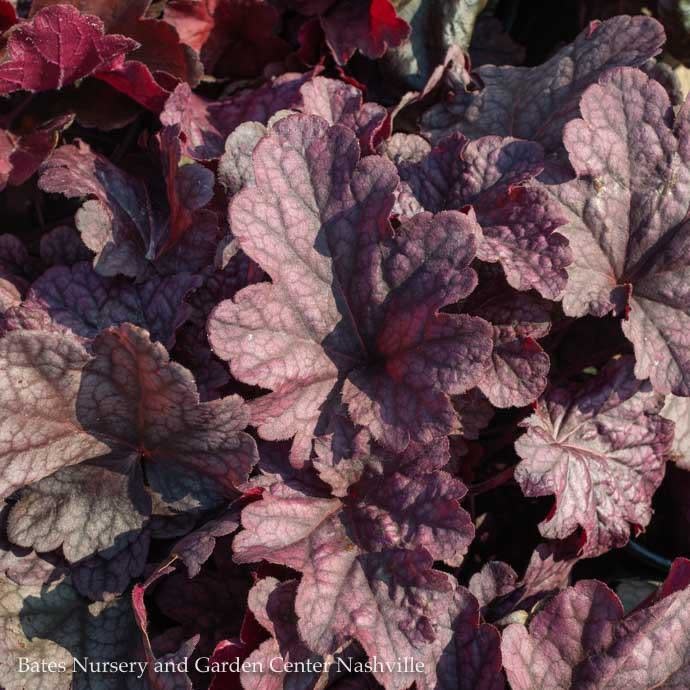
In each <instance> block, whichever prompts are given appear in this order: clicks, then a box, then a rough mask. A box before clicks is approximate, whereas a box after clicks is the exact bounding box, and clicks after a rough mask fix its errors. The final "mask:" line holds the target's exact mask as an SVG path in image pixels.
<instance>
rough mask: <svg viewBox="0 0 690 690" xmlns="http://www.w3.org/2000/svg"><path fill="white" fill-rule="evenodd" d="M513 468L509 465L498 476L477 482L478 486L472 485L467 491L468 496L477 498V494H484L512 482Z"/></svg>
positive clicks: (513, 466)
mask: <svg viewBox="0 0 690 690" xmlns="http://www.w3.org/2000/svg"><path fill="white" fill-rule="evenodd" d="M515 467H516V466H515V465H511V466H510V467H506V468H505V469H504V470H501V471H500V472H499V473H498V474H496V475H494V476H493V477H491V479H487V480H486V481H483V482H479V483H478V484H472V486H470V490H469V493H470V495H471V496H479V494H483V493H486V492H487V491H491V490H492V489H497V488H498V487H499V486H503V485H504V484H507V483H508V482H510V481H512V479H513V474H514V472H515Z"/></svg>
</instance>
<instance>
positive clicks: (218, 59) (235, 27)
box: [164, 0, 289, 79]
mask: <svg viewBox="0 0 690 690" xmlns="http://www.w3.org/2000/svg"><path fill="white" fill-rule="evenodd" d="M164 18H165V20H166V21H167V22H168V23H169V24H172V25H173V26H174V27H175V28H176V29H177V33H178V34H179V36H180V40H181V41H182V42H183V43H186V44H187V45H188V46H190V47H191V48H193V49H194V50H195V51H196V52H197V53H199V56H200V58H201V61H202V62H203V64H204V67H205V69H206V72H207V73H209V74H213V75H215V76H217V77H224V78H233V79H242V78H249V77H255V76H257V75H260V74H261V72H262V70H263V69H264V68H265V67H266V66H267V65H268V64H269V63H272V62H277V61H280V60H282V59H283V58H284V57H285V56H286V55H287V53H288V51H289V45H288V43H287V42H286V41H285V40H283V39H282V38H280V37H279V36H278V35H277V29H278V24H279V19H280V14H279V13H278V11H277V10H276V9H275V8H274V7H273V6H271V5H270V4H269V3H268V2H265V0H201V1H198V0H172V2H169V3H168V4H167V5H166V7H165V14H164Z"/></svg>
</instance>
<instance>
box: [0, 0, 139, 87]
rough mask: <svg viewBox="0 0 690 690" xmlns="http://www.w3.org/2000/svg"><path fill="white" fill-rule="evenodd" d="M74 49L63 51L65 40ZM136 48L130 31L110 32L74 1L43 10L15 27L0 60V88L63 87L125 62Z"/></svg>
mask: <svg viewBox="0 0 690 690" xmlns="http://www.w3.org/2000/svg"><path fill="white" fill-rule="evenodd" d="M63 44H64V45H67V46H69V48H70V49H69V50H62V49H61V46H62V45H63ZM135 48H137V42H136V41H134V40H132V39H131V38H127V37H126V36H121V35H114V36H105V35H104V27H103V22H101V21H100V20H99V19H98V18H96V17H93V16H88V15H83V14H81V13H80V12H79V11H78V10H76V9H75V8H73V7H70V6H69V5H56V6H54V7H49V8H46V9H44V10H43V11H42V12H39V13H38V15H37V16H36V17H34V18H33V20H32V21H31V22H30V23H28V24H24V25H22V26H20V27H18V28H17V29H16V30H15V31H13V32H12V34H11V36H10V38H9V40H8V42H7V45H6V46H5V56H4V59H3V60H2V61H1V62H0V93H2V94H7V93H12V92H13V91H19V90H21V91H45V90H47V89H60V88H62V87H63V86H66V85H67V84H72V83H74V82H75V81H77V80H78V79H82V78H83V77H87V76H89V75H91V74H94V73H95V72H98V71H103V70H108V69H115V68H118V67H120V66H122V65H123V64H124V60H125V55H126V54H127V53H128V52H131V51H132V50H134V49H135Z"/></svg>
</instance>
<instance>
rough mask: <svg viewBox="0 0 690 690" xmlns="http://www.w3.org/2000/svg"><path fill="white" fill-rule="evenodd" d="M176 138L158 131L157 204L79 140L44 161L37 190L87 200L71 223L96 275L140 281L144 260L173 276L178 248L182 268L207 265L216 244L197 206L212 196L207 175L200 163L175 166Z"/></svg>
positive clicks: (137, 182) (212, 227) (212, 225)
mask: <svg viewBox="0 0 690 690" xmlns="http://www.w3.org/2000/svg"><path fill="white" fill-rule="evenodd" d="M178 134H179V131H178V130H177V129H176V128H172V129H170V128H165V129H164V130H163V132H162V134H161V135H160V160H161V163H160V165H161V167H162V173H163V180H164V183H165V188H164V191H163V190H158V189H156V188H155V187H154V189H155V190H156V191H159V192H162V193H161V194H160V197H162V199H161V198H160V197H159V196H157V195H152V194H151V193H150V192H149V189H150V188H151V183H150V182H147V181H146V180H144V179H141V178H137V177H133V176H131V175H129V174H128V173H126V172H125V171H123V170H121V169H120V168H118V167H116V166H115V165H113V164H112V163H111V162H110V161H109V160H108V159H107V158H105V157H104V156H101V155H100V154H97V153H94V152H93V151H92V150H91V149H90V148H89V147H88V146H87V145H86V144H84V143H83V142H77V145H71V144H68V145H65V146H61V147H60V148H59V149H57V151H55V153H54V154H53V155H52V156H51V157H50V158H49V159H48V160H47V161H46V162H45V163H44V164H43V166H42V168H41V176H40V179H39V186H40V187H41V189H43V190H44V191H47V192H52V193H60V194H64V195H65V196H67V197H70V198H74V197H85V196H89V197H92V198H90V199H89V200H88V201H86V202H85V203H84V204H83V206H82V207H81V208H80V209H79V211H77V214H76V225H77V229H78V230H79V232H80V233H81V237H82V240H83V241H84V243H85V244H86V246H87V247H88V248H89V249H91V250H92V251H94V252H96V257H95V258H94V268H95V269H96V270H97V271H98V272H99V273H100V274H102V275H104V276H114V275H118V274H123V275H125V276H131V277H139V278H141V277H143V276H144V275H146V274H147V272H148V271H149V270H150V263H149V262H152V263H156V265H157V268H158V269H159V271H160V272H162V273H171V272H172V273H179V272H181V270H185V269H183V268H182V267H181V266H180V265H179V264H180V257H179V256H178V255H177V254H176V253H175V250H176V249H180V248H181V252H178V253H182V254H183V255H184V261H185V262H186V264H187V266H186V270H190V271H198V270H201V269H203V268H204V267H205V266H207V265H209V264H211V263H212V262H213V256H214V255H215V251H216V247H217V245H218V242H219V241H220V237H219V236H218V227H217V219H216V216H215V214H214V213H212V212H211V211H208V210H206V209H204V208H203V207H204V206H205V205H206V204H208V202H209V201H210V200H211V198H212V196H213V182H214V176H213V173H212V172H211V171H210V170H208V169H206V168H204V167H203V166H201V165H199V164H196V163H193V164H190V165H182V164H181V156H182V153H181V145H180V142H179V136H178ZM163 200H165V201H163ZM161 204H162V206H161ZM186 242H188V243H189V246H187V244H186ZM192 245H194V246H192ZM190 249H192V251H190Z"/></svg>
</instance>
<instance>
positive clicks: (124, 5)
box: [31, 0, 203, 112]
mask: <svg viewBox="0 0 690 690" xmlns="http://www.w3.org/2000/svg"><path fill="white" fill-rule="evenodd" d="M68 4H69V5H72V6H74V7H76V8H77V9H78V10H79V11H80V12H82V13H84V14H83V15H82V16H85V17H88V16H90V15H95V16H96V17H98V18H100V19H101V20H102V21H103V24H104V25H105V30H106V31H107V32H108V33H109V34H123V35H124V36H126V37H128V38H129V39H133V41H132V43H133V47H134V48H135V49H134V50H133V52H131V53H130V54H129V55H128V56H127V61H126V62H123V61H119V62H117V63H115V64H113V65H111V66H110V67H109V68H105V69H102V70H100V71H99V72H98V74H96V76H97V77H98V78H99V79H101V80H103V81H105V82H106V83H108V84H110V85H111V86H113V87H114V88H115V89H117V90H118V91H121V92H122V93H125V94H126V95H128V96H129V97H130V98H132V99H133V100H135V101H137V102H138V103H140V104H141V105H143V106H144V107H145V108H149V109H150V110H154V111H155V112H160V111H161V110H162V108H163V106H164V104H165V99H166V98H167V96H168V94H169V88H168V86H169V84H170V82H171V80H172V81H173V83H174V81H176V80H177V81H185V82H188V83H190V84H191V85H192V86H196V85H197V84H198V82H199V80H200V78H201V75H202V72H203V68H202V66H201V63H200V62H199V59H198V57H197V55H196V54H195V53H194V51H192V50H190V49H189V48H188V47H187V46H185V45H183V44H182V43H181V42H180V38H179V36H178V34H177V31H176V30H175V28H174V27H173V26H171V25H170V24H168V23H167V22H164V21H161V20H158V19H151V18H148V17H146V16H143V15H144V13H145V12H146V10H147V9H148V7H149V4H150V0H112V1H110V2H105V1H104V0H37V1H35V2H33V3H32V7H31V9H32V13H34V12H36V10H42V12H47V11H50V9H52V7H50V6H54V5H55V6H58V7H59V6H61V5H68ZM42 8H50V9H42ZM42 12H39V13H38V15H37V16H40V15H41V14H42ZM135 42H136V43H135Z"/></svg>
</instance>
